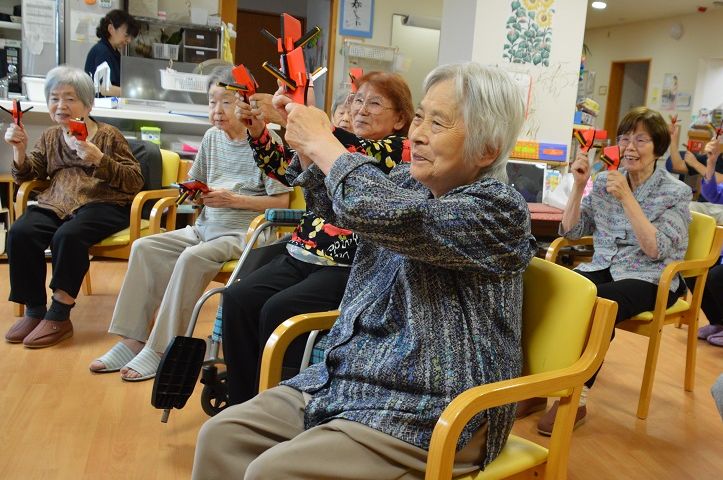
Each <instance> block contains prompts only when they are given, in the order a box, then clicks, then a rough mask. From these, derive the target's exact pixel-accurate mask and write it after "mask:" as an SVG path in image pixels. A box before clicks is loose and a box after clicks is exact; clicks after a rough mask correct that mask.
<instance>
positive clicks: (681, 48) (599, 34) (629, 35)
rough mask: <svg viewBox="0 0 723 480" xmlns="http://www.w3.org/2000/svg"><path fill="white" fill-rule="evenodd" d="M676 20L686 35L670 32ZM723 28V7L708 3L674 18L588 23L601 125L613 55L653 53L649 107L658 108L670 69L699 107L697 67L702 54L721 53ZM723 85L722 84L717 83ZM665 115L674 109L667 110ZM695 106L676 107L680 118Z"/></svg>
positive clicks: (626, 56)
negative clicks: (591, 26)
mask: <svg viewBox="0 0 723 480" xmlns="http://www.w3.org/2000/svg"><path fill="white" fill-rule="evenodd" d="M674 21H679V22H681V23H682V25H683V32H684V33H683V36H682V37H681V38H680V39H679V40H674V39H673V38H671V37H670V35H669V34H668V32H669V31H670V26H671V25H672V24H673V22H674ZM721 31H723V9H709V10H708V12H706V13H704V14H700V13H695V14H692V15H685V16H681V17H677V18H675V19H663V20H651V21H647V22H640V23H634V24H626V25H620V26H616V27H605V28H596V29H590V30H587V31H586V32H585V43H586V44H587V46H588V47H589V48H590V55H588V68H589V69H590V70H592V71H595V72H597V81H596V85H595V94H594V99H595V100H596V101H598V102H599V103H600V108H601V111H600V116H599V117H598V126H599V127H601V126H602V125H603V124H604V118H605V105H606V102H607V96H606V95H599V87H600V86H608V85H609V79H610V65H611V63H612V62H614V61H630V60H643V59H651V62H650V80H649V83H648V89H647V99H646V104H647V106H648V107H650V108H655V109H657V108H659V107H660V103H659V101H658V103H656V104H654V103H653V102H652V98H653V97H654V95H655V94H656V92H657V94H658V96H659V95H660V91H661V89H662V84H663V76H664V75H665V74H666V73H675V74H677V75H678V82H679V87H678V91H679V92H688V93H691V94H693V107H694V108H696V105H698V103H697V97H698V96H701V95H702V92H696V85H697V84H698V79H697V76H698V71H699V68H700V61H701V60H702V59H711V58H721V57H722V56H723V46H722V44H721V42H720V38H721V37H720V36H721ZM717 90H718V91H721V90H722V89H721V84H720V83H718V84H717ZM663 113H664V114H665V115H666V118H667V114H668V113H673V112H663ZM691 113H692V111H678V114H679V119H680V120H681V121H682V122H683V125H684V126H686V125H688V124H689V123H690V114H691Z"/></svg>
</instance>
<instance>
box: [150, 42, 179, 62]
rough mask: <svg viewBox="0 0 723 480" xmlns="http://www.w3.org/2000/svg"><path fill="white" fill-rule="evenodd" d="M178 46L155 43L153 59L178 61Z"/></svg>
mask: <svg viewBox="0 0 723 480" xmlns="http://www.w3.org/2000/svg"><path fill="white" fill-rule="evenodd" d="M178 48H179V47H178V45H171V44H169V43H154V44H153V58H158V59H161V60H174V61H175V60H178Z"/></svg>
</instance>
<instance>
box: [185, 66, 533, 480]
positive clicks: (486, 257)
mask: <svg viewBox="0 0 723 480" xmlns="http://www.w3.org/2000/svg"><path fill="white" fill-rule="evenodd" d="M424 87H425V88H424V89H425V92H426V93H425V96H424V99H423V100H422V102H421V103H420V105H419V107H418V108H417V110H416V113H415V116H414V119H413V121H412V126H411V127H410V130H409V140H410V146H411V164H402V165H399V166H397V167H395V168H394V169H392V171H391V172H390V173H389V174H388V175H385V174H384V173H383V172H381V171H380V170H379V169H378V168H377V167H376V166H374V163H375V159H374V158H370V157H368V156H366V155H363V154H360V153H352V152H349V151H348V150H347V149H346V148H345V147H344V145H342V144H341V143H340V142H339V141H338V140H336V139H335V138H334V136H333V135H332V133H331V128H330V125H329V121H328V119H325V116H324V115H323V112H320V111H318V110H315V109H313V108H309V107H304V106H302V105H295V104H290V105H287V109H288V110H289V112H290V113H289V116H288V125H287V132H286V140H287V141H288V142H289V144H290V145H291V146H292V147H294V148H295V149H296V151H297V152H298V158H297V159H296V160H295V161H294V163H292V165H291V167H294V168H298V169H301V170H303V173H301V174H300V176H299V177H298V178H297V182H298V183H299V184H301V185H302V186H304V187H305V188H306V191H307V200H308V202H309V203H310V205H311V208H312V210H313V211H314V212H318V213H319V214H322V215H324V218H326V219H327V220H328V221H330V222H333V223H334V224H335V225H339V226H340V227H342V228H348V229H352V230H354V231H355V232H356V233H357V235H358V236H359V239H360V240H359V247H358V251H357V255H356V258H355V260H354V265H353V266H352V269H351V273H350V277H349V283H348V285H347V288H346V292H345V294H344V298H343V300H342V303H341V307H340V308H341V315H340V316H339V319H338V320H337V322H336V324H335V325H334V327H333V328H332V330H331V331H330V333H329V337H328V348H327V350H326V355H325V358H324V361H323V362H321V363H317V364H315V365H312V366H311V367H309V368H307V369H306V370H304V371H302V372H301V373H300V374H299V375H297V376H296V377H294V378H292V379H291V380H288V381H286V382H284V383H283V384H282V386H278V387H275V388H272V389H270V390H266V391H264V392H263V393H261V394H259V395H258V396H256V397H255V398H253V399H252V400H250V401H248V402H246V403H244V404H241V405H235V406H231V407H229V408H227V409H226V410H225V411H223V412H221V413H220V414H219V415H217V416H216V417H214V418H212V419H211V420H209V421H208V422H207V423H206V424H205V425H204V427H203V428H202V429H201V432H200V434H199V440H198V444H197V447H196V459H195V463H194V471H193V474H194V478H197V479H201V478H203V479H217V478H339V479H344V478H345V479H351V478H379V479H383V478H386V479H391V478H423V477H424V470H425V466H426V459H427V449H428V448H429V443H430V439H431V435H432V430H433V428H434V425H435V423H436V421H437V418H438V417H439V415H440V414H441V412H442V410H443V409H444V408H445V407H446V406H447V404H448V403H449V402H450V401H451V399H452V398H454V397H455V396H456V395H458V394H459V393H461V392H462V391H464V390H465V389H467V388H470V387H472V386H476V385H480V384H485V383H489V382H495V381H499V380H503V379H508V378H512V377H515V376H517V375H519V374H520V371H521V367H522V352H521V348H520V340H521V311H522V274H523V271H524V270H525V268H526V267H527V265H528V263H529V261H530V260H531V258H532V256H533V255H534V252H535V241H534V238H533V237H532V236H531V234H530V218H529V213H528V210H527V205H526V203H525V201H524V199H523V198H522V197H521V196H520V195H519V194H518V193H517V192H516V191H515V190H514V189H512V188H511V187H509V186H508V185H506V184H505V183H504V182H503V179H504V177H505V173H504V172H505V163H506V160H507V154H508V153H509V151H510V150H511V149H512V147H513V145H514V144H515V141H516V138H517V134H518V133H519V131H520V128H521V126H522V122H523V119H524V109H523V102H522V98H521V94H520V91H519V89H518V87H517V86H516V85H515V83H514V81H513V80H512V79H511V78H510V77H509V76H508V75H507V74H505V73H504V72H503V71H501V70H500V69H498V68H494V67H482V66H480V65H478V64H474V63H468V64H460V65H448V66H441V67H438V68H436V69H435V70H434V71H432V72H431V73H430V74H429V75H428V76H427V78H426V80H425V83H424ZM513 410H514V407H513V406H512V405H506V406H503V407H499V408H494V409H490V410H487V411H486V412H484V413H483V414H481V415H479V416H477V417H476V418H475V419H474V420H472V421H471V422H470V423H469V425H468V426H467V427H466V428H465V430H464V431H463V433H462V435H461V437H460V442H459V445H458V450H457V458H456V460H457V461H456V462H455V470H454V474H455V475H459V474H463V473H467V472H469V471H471V470H472V469H474V468H478V467H479V466H480V465H486V464H487V463H489V462H490V461H491V460H492V459H494V458H495V457H496V456H497V455H498V454H499V452H500V450H501V448H502V445H503V444H504V442H505V439H506V438H507V435H508V433H509V431H510V429H511V427H512V422H513V420H514V413H513Z"/></svg>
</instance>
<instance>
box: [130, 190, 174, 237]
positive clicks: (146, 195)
mask: <svg viewBox="0 0 723 480" xmlns="http://www.w3.org/2000/svg"><path fill="white" fill-rule="evenodd" d="M166 197H173V198H176V197H178V190H176V189H175V188H164V189H162V190H143V191H141V192H138V193H137V194H136V196H135V197H134V198H133V203H132V204H131V219H130V239H129V240H130V243H131V244H132V243H133V242H135V241H136V240H138V238H140V236H141V213H142V211H143V205H145V204H146V202H147V201H149V200H157V199H159V198H166Z"/></svg>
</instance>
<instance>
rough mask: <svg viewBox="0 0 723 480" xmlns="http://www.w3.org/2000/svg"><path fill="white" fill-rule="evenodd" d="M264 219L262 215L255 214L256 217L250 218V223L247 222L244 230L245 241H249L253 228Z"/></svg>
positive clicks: (257, 226)
mask: <svg viewBox="0 0 723 480" xmlns="http://www.w3.org/2000/svg"><path fill="white" fill-rule="evenodd" d="M265 221H266V219H265V218H264V215H263V214H261V215H257V216H256V218H254V219H253V220H251V223H250V224H249V228H248V229H247V230H246V243H248V242H249V241H251V236H252V235H253V234H254V230H256V229H257V228H259V226H260V225H261V224H262V223H264V222H265Z"/></svg>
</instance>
